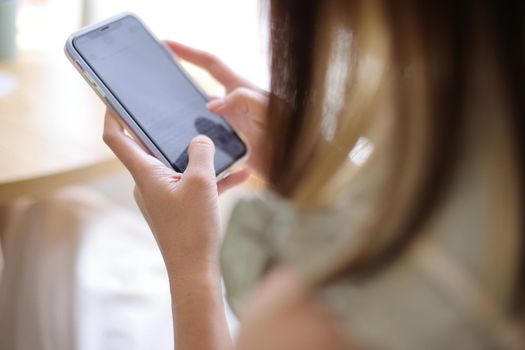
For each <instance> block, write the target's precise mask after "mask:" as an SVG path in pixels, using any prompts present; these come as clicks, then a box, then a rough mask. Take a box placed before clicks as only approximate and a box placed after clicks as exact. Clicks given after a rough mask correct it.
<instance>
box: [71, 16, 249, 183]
mask: <svg viewBox="0 0 525 350" xmlns="http://www.w3.org/2000/svg"><path fill="white" fill-rule="evenodd" d="M128 16H132V17H134V18H135V19H136V20H138V21H139V22H140V23H141V24H142V25H143V27H144V28H145V29H146V30H147V31H148V32H149V34H151V36H152V37H153V38H154V39H155V40H156V41H157V42H158V43H159V44H160V45H161V46H162V47H163V48H164V50H165V52H166V54H167V55H168V56H169V57H170V58H173V54H172V52H171V51H170V50H169V48H167V47H166V46H165V45H164V43H162V41H160V40H158V38H157V37H156V36H155V35H154V34H153V33H152V32H151V31H150V30H149V29H148V27H147V26H146V25H145V24H144V22H143V21H142V20H141V19H140V18H139V17H138V16H136V15H134V14H133V13H129V12H125V13H121V14H119V15H116V16H113V17H111V18H108V19H106V20H104V21H101V22H98V23H95V24H92V25H89V26H87V27H84V28H82V29H81V30H79V31H77V32H75V33H73V34H71V35H70V36H69V38H68V39H67V42H66V45H65V48H64V51H65V54H66V56H67V58H68V59H69V61H70V62H71V63H72V64H73V66H74V67H75V68H76V69H77V71H78V72H79V73H80V74H81V75H82V76H83V77H84V79H85V80H86V82H87V83H88V84H89V86H91V88H92V89H93V90H94V91H95V93H96V94H97V95H98V96H99V97H100V99H101V100H102V101H103V102H104V103H105V104H106V105H107V106H108V107H111V108H112V109H113V110H114V111H115V112H116V113H117V114H118V116H119V117H120V118H121V120H122V121H123V122H124V124H125V126H126V129H127V131H128V132H130V133H131V134H132V135H133V136H134V137H135V138H137V140H139V142H141V143H142V144H143V145H144V146H145V147H146V148H147V149H148V150H149V151H150V152H151V154H153V155H154V156H155V157H156V158H158V159H159V160H160V161H161V162H162V163H164V164H165V165H166V166H168V167H169V168H172V169H173V166H172V165H171V164H170V162H169V161H168V159H166V157H164V155H163V154H162V152H160V150H159V149H158V148H157V146H156V145H155V144H154V143H153V142H152V141H151V139H150V138H149V136H148V135H146V134H145V133H144V131H143V130H142V128H140V126H139V125H138V124H137V123H136V122H135V120H134V119H133V117H132V116H131V115H130V114H129V113H128V112H127V111H126V109H125V108H124V107H122V105H121V104H120V102H119V101H118V100H117V99H116V98H115V97H114V96H113V94H112V92H111V91H110V90H109V89H108V88H107V87H106V86H105V84H104V83H103V82H102V80H100V79H99V78H98V77H97V75H96V74H95V72H94V71H93V70H92V69H91V67H90V66H89V65H88V64H87V63H86V62H85V61H84V59H83V58H82V56H81V55H80V54H79V53H78V52H77V50H76V49H75V47H74V45H73V40H74V39H75V38H76V37H78V36H81V35H83V34H86V33H88V32H91V31H93V30H97V29H99V28H102V27H104V26H106V25H108V24H111V23H113V22H115V21H118V20H120V19H122V18H124V17H128ZM175 64H176V65H177V66H178V67H179V69H180V70H181V71H182V72H183V73H184V74H185V75H186V76H187V77H188V79H189V80H190V81H191V83H192V84H193V85H194V86H195V87H196V88H197V90H198V91H199V92H200V93H201V94H202V95H203V96H204V97H205V99H206V100H207V101H208V100H209V97H208V96H207V95H206V93H205V92H204V91H203V90H202V89H201V88H200V87H199V85H198V84H196V83H195V81H194V80H193V79H192V78H191V76H190V75H189V74H188V72H186V70H185V69H184V68H183V67H182V66H181V65H180V64H179V63H178V62H176V61H175ZM237 136H239V138H240V139H241V140H242V138H241V137H240V135H238V134H237ZM242 141H243V143H244V144H245V146H246V142H244V140H242ZM248 152H249V150H248V149H247V147H246V153H245V154H244V156H243V157H241V158H239V159H237V160H236V161H235V162H234V163H232V164H231V166H230V167H228V168H227V169H225V170H223V171H222V172H221V173H219V174H217V179H218V180H219V179H221V178H223V177H225V176H227V175H228V173H229V169H231V168H232V167H234V166H235V165H236V164H238V163H239V162H241V161H243V160H245V159H246V157H247V155H248Z"/></svg>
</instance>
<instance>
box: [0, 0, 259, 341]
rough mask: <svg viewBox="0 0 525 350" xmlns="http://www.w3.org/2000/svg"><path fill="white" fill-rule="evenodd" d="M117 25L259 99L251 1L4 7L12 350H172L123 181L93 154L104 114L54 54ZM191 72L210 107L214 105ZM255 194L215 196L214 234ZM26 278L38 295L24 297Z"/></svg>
mask: <svg viewBox="0 0 525 350" xmlns="http://www.w3.org/2000/svg"><path fill="white" fill-rule="evenodd" d="M123 11H130V12H133V13H135V14H137V15H138V16H139V17H141V18H142V19H143V20H144V22H145V23H146V24H147V25H148V26H149V28H150V29H151V30H152V31H153V32H154V33H155V34H156V35H157V37H158V38H160V39H168V38H169V39H172V40H176V41H179V42H181V43H184V44H186V45H189V46H193V47H196V48H199V49H202V50H205V51H209V52H211V53H213V54H215V55H216V56H218V57H219V58H221V59H222V60H223V61H225V62H226V63H227V64H228V65H230V66H231V67H232V68H233V69H234V70H235V71H237V72H238V73H239V74H240V75H242V76H244V77H246V78H247V79H249V80H251V81H252V82H254V83H255V84H257V85H258V86H260V87H262V88H267V86H268V82H269V79H268V56H267V55H268V49H267V37H268V32H267V28H266V26H267V25H266V17H265V15H264V11H263V10H262V9H261V5H260V1H259V0H222V1H216V0H191V1H190V0H186V1H180V0H172V1H160V0H147V1H146V0H0V234H2V235H3V236H4V237H2V246H3V247H6V248H8V249H4V253H6V252H9V247H10V244H11V245H12V246H15V245H16V244H22V245H26V246H28V245H29V243H28V242H30V241H33V244H31V247H32V248H31V249H28V250H27V252H24V253H23V254H22V253H20V252H19V253H17V254H15V255H13V256H9V255H8V253H6V256H5V257H4V258H3V259H0V261H4V264H3V268H2V264H1V263H0V269H2V270H1V271H2V272H1V275H0V276H1V277H2V285H0V338H2V334H1V332H2V329H4V334H6V333H5V332H7V331H6V329H9V330H10V332H11V334H10V335H9V337H10V338H12V337H14V336H13V334H14V333H16V337H15V338H16V339H17V340H16V339H15V338H13V339H15V341H18V342H19V343H18V344H19V346H18V347H17V348H20V349H23V348H28V349H29V348H31V349H37V348H44V347H42V346H40V345H41V344H40V343H39V342H40V341H41V339H39V338H38V337H41V338H45V339H46V341H47V342H48V343H47V346H48V347H45V348H53V349H59V348H75V349H153V348H155V349H169V348H172V334H171V332H172V331H171V310H170V303H169V289H168V285H167V280H166V275H165V271H164V267H163V264H162V260H161V257H160V255H159V252H158V250H157V247H156V244H155V242H154V240H153V238H152V237H151V233H150V232H149V229H148V227H147V225H146V224H145V222H144V220H143V219H142V216H141V215H140V213H139V211H138V209H137V207H136V205H135V203H134V200H133V195H132V191H133V182H132V179H131V178H130V176H129V175H128V174H127V172H126V171H125V170H124V169H123V167H122V166H121V165H120V164H119V162H118V161H117V160H116V159H115V157H114V156H113V155H112V154H111V152H109V150H108V149H107V147H106V146H105V145H104V144H103V142H102V138H101V135H102V121H103V113H104V108H105V107H104V105H103V103H102V102H101V101H100V100H98V98H97V97H96V95H95V94H94V93H93V92H92V91H91V90H90V88H89V87H88V86H87V84H86V83H85V82H84V81H83V80H82V78H81V77H80V75H78V73H77V72H76V71H75V69H74V68H73V67H72V66H71V64H70V63H69V62H68V60H67V59H66V58H65V56H64V54H63V47H64V43H65V41H66V39H67V37H68V36H69V35H70V34H71V33H73V32H74V31H76V30H78V29H79V28H81V27H82V26H84V25H87V24H90V23H94V22H97V21H99V20H102V19H105V18H107V17H110V16H113V15H115V14H117V13H120V12H123ZM186 67H187V68H188V71H189V72H190V74H192V75H193V76H194V78H195V80H196V81H197V82H198V83H199V84H200V85H201V86H202V87H203V89H204V90H205V91H207V92H208V93H209V94H211V95H220V94H221V93H223V91H222V88H221V87H220V86H219V85H218V84H217V83H216V82H215V81H214V80H213V79H212V78H211V77H210V76H209V75H207V74H206V73H205V72H203V71H201V70H199V69H197V68H195V67H192V66H190V65H186ZM253 187H254V186H253V184H250V183H249V184H247V185H245V186H242V187H240V188H237V189H235V190H232V191H231V192H228V193H226V194H225V195H223V196H221V215H222V217H223V223H225V222H226V221H227V218H228V216H229V211H230V209H231V207H232V205H233V204H234V203H235V201H236V200H237V198H238V197H239V196H243V195H246V194H247V193H249V192H251V191H253ZM72 218H74V219H72ZM72 220H73V221H74V222H77V223H82V224H81V225H80V224H77V225H76V226H75V225H74V226H71V222H72ZM68 225H69V226H68ZM2 232H3V233H2ZM0 237H1V236H0ZM26 241H27V242H26ZM34 242H38V243H37V244H34ZM64 252H70V254H64ZM25 255H27V256H25ZM22 275H23V276H25V280H27V281H38V282H34V283H36V284H35V285H29V286H28V285H24V286H23V293H22V292H21V290H18V291H17V288H22V287H21V285H19V284H18V285H17V284H16V283H18V282H17V281H19V280H21V279H22V278H21V277H20V276H22ZM15 282H16V283H15ZM28 283H29V282H28ZM31 283H33V282H31ZM27 290H30V292H26V291H27ZM16 294H18V295H19V296H18V297H17V298H16V302H15V300H14V299H13V295H16ZM46 295H47V296H50V295H51V296H52V297H50V298H46ZM68 298H69V299H71V300H69V299H68ZM67 300H69V302H67ZM21 305H22V306H23V307H22V306H21ZM20 310H22V311H20ZM229 317H230V322H231V326H232V329H234V328H235V324H236V321H235V318H234V317H233V316H232V315H231V314H229ZM13 332H14V333H13ZM64 339H67V341H68V342H69V343H68V344H69V345H65V346H62V347H61V346H60V345H59V343H61V342H64V341H65V340H64ZM4 341H5V338H4ZM5 344H6V343H2V340H1V339H0V348H2V345H5ZM20 344H22V345H20ZM50 344H51V346H50V347H49V345H50ZM69 346H71V347H69Z"/></svg>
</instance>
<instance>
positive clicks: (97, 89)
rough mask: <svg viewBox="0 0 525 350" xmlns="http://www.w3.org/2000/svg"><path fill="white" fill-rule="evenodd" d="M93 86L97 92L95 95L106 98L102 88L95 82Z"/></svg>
mask: <svg viewBox="0 0 525 350" xmlns="http://www.w3.org/2000/svg"><path fill="white" fill-rule="evenodd" d="M93 87H94V88H95V92H96V93H97V95H98V96H99V97H100V98H101V99H103V100H106V94H105V93H104V92H103V91H102V89H101V88H100V87H99V86H98V85H97V84H93Z"/></svg>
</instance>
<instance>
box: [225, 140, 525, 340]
mask: <svg viewBox="0 0 525 350" xmlns="http://www.w3.org/2000/svg"><path fill="white" fill-rule="evenodd" d="M476 132H477V133H481V136H483V131H482V130H476ZM478 136H479V135H478ZM477 140H480V138H477ZM471 146H472V147H470V148H469V149H470V151H471V152H470V154H469V156H468V157H467V158H466V159H468V160H469V161H468V162H463V165H462V166H460V167H459V169H458V173H457V174H456V177H455V181H454V183H453V184H452V186H451V190H450V191H449V192H450V195H449V196H448V197H447V200H446V205H445V206H444V207H443V209H442V210H439V211H438V212H437V213H436V214H435V215H434V216H433V219H432V221H431V222H430V224H429V225H427V226H428V227H425V234H424V235H423V236H424V237H425V238H424V239H423V240H421V241H418V243H417V244H415V245H414V246H413V247H412V248H411V249H410V251H408V252H407V253H406V254H404V255H403V256H402V257H401V258H400V259H398V260H397V261H396V262H395V263H394V264H393V265H391V266H389V267H388V268H386V269H385V270H384V271H382V272H380V273H379V274H377V275H375V276H373V277H372V278H369V279H368V280H366V281H354V280H352V279H340V280H338V281H337V282H334V283H332V284H330V285H329V286H327V287H325V288H324V289H323V290H322V291H321V296H322V298H323V300H325V301H326V303H327V304H328V305H329V306H331V307H333V310H334V311H335V312H336V313H337V314H338V315H339V316H341V317H340V318H341V323H340V325H341V327H342V330H343V331H344V332H345V334H348V336H349V339H350V338H351V339H354V340H358V342H359V343H361V344H363V345H364V346H365V347H367V348H370V349H396V350H397V349H399V350H411V349H418V350H419V349H426V350H433V349H436V350H437V349H440V350H441V349H462V350H469V349H514V348H516V349H518V348H519V349H524V348H525V342H523V339H521V338H522V337H523V333H525V332H524V329H525V328H521V327H522V325H519V324H518V323H517V322H513V321H509V318H508V317H507V314H506V309H505V305H507V303H508V300H509V295H510V291H511V285H512V281H513V276H514V271H515V270H514V269H515V267H516V261H515V260H516V259H515V257H516V256H517V253H516V250H512V248H513V245H515V243H516V240H515V238H516V237H511V236H508V235H507V233H505V232H498V233H497V237H494V232H495V230H494V227H495V226H494V220H495V222H496V223H495V225H497V224H498V220H504V217H498V216H497V215H496V216H495V214H494V210H492V209H493V206H492V204H493V202H494V201H495V200H498V199H497V198H495V197H494V193H495V192H494V191H493V189H494V187H495V186H496V185H495V183H494V176H493V175H494V174H493V172H492V170H491V169H492V166H495V167H499V168H498V169H500V166H501V164H500V163H499V162H500V161H501V162H505V161H506V160H505V159H499V160H498V159H496V158H491V157H492V156H489V155H488V154H489V153H490V152H487V150H486V149H484V147H483V146H482V145H480V144H479V142H473V143H471ZM467 148H468V147H467ZM467 151H468V150H467ZM480 155H481V156H480ZM371 171H372V170H371V169H368V168H364V169H363V172H370V173H366V174H364V175H365V176H362V177H361V178H360V180H357V182H356V183H354V184H353V185H352V187H351V188H349V189H348V192H347V193H345V194H344V195H345V196H346V199H348V200H347V201H346V202H345V203H346V204H345V205H336V204H334V206H333V207H332V208H329V209H324V210H319V211H315V212H310V213H307V214H305V213H300V212H298V211H296V210H295V208H294V206H293V205H291V204H290V203H289V202H287V201H285V200H282V199H280V198H278V197H277V196H275V195H272V194H268V193H266V194H262V195H260V196H259V197H254V198H248V199H244V200H241V201H240V202H239V203H238V204H237V205H236V207H235V209H234V210H233V213H232V216H231V219H230V223H229V226H228V229H227V232H226V236H225V239H224V243H223V247H222V252H221V267H222V270H223V276H224V282H225V286H226V290H227V299H228V302H229V303H230V305H231V307H232V309H233V310H234V311H236V312H237V311H238V310H239V309H240V308H241V307H242V304H243V302H244V300H245V297H246V296H247V294H248V293H249V292H250V290H251V289H252V288H253V287H254V286H255V284H256V283H257V281H258V280H259V278H260V277H261V275H262V274H263V273H264V272H266V271H267V270H268V269H269V268H270V267H271V266H272V265H275V264H279V263H286V264H289V265H291V266H293V267H294V268H296V269H297V271H299V272H300V273H301V274H302V275H303V276H304V277H306V278H308V276H309V275H311V274H315V273H319V271H322V269H323V268H325V267H326V266H327V264H328V263H329V262H330V261H331V260H332V259H334V256H335V254H334V252H336V251H337V249H338V248H339V247H341V246H342V244H345V245H346V246H348V247H349V251H348V254H351V247H352V244H351V243H352V242H351V241H349V240H355V246H358V245H359V244H358V243H359V239H360V237H359V233H360V227H361V225H362V224H363V221H366V220H365V219H366V217H367V213H368V211H367V210H368V209H367V205H368V204H367V199H369V198H371V197H373V196H374V191H375V190H376V187H375V186H374V185H372V184H373V183H377V181H376V180H374V179H373V175H374V174H373V172H371ZM502 186H503V187H504V186H505V184H503V185H502ZM497 190H498V192H496V194H498V193H505V191H504V188H498V189H497ZM496 197H497V196H496ZM392 205H395V199H393V200H392ZM491 223H492V224H491ZM496 231H497V230H496ZM349 243H350V244H349ZM516 245H517V244H516Z"/></svg>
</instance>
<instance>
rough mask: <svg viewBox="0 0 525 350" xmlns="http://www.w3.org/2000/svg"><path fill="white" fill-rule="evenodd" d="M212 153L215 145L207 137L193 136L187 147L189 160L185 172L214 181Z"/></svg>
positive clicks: (213, 153)
mask: <svg viewBox="0 0 525 350" xmlns="http://www.w3.org/2000/svg"><path fill="white" fill-rule="evenodd" d="M214 155H215V146H214V144H213V141H212V140H211V139H210V138H209V137H207V136H204V135H199V136H197V137H195V138H194V139H193V140H192V141H191V143H190V146H189V147H188V157H189V161H188V166H187V168H186V171H185V174H187V175H190V176H196V177H201V178H206V179H212V180H213V181H215V166H214V163H213V160H214Z"/></svg>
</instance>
